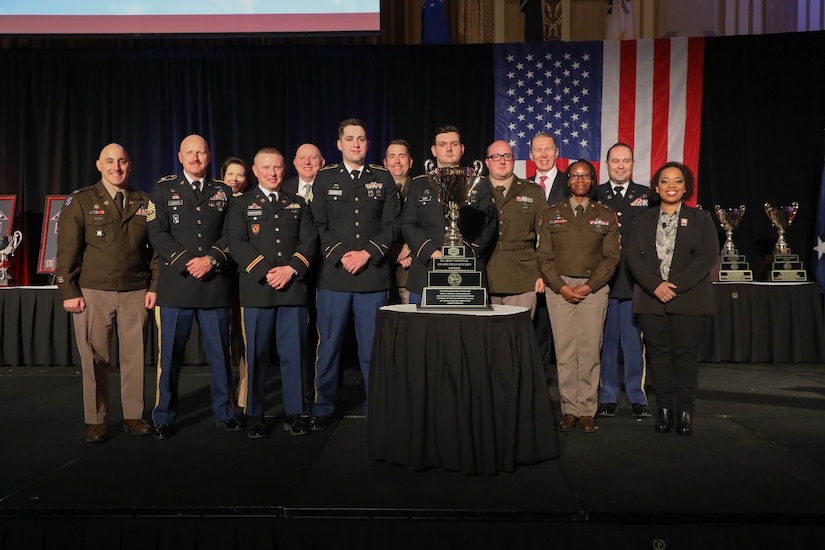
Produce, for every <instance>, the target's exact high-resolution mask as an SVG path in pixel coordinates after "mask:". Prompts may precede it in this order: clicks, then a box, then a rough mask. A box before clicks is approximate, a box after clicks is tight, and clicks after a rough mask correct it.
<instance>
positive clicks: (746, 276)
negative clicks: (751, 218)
mask: <svg viewBox="0 0 825 550" xmlns="http://www.w3.org/2000/svg"><path fill="white" fill-rule="evenodd" d="M715 210H716V217H717V218H718V219H719V224H720V225H721V226H722V228H723V229H724V230H725V237H726V239H725V244H724V246H723V247H722V265H721V267H720V268H719V280H720V281H753V271H751V268H750V265H748V261H747V260H746V259H745V256H743V255H740V254H739V251H738V250H736V246H734V244H733V230H734V229H736V228H737V227H738V226H739V222H740V221H742V218H743V217H744V216H745V205H744V204H741V205H739V207H738V208H722V207H720V206H719V205H718V204H717V205H716V206H715Z"/></svg>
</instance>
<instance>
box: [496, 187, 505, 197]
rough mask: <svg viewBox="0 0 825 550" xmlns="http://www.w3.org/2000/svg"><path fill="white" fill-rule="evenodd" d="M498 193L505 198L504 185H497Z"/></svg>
mask: <svg viewBox="0 0 825 550" xmlns="http://www.w3.org/2000/svg"><path fill="white" fill-rule="evenodd" d="M496 193H498V194H499V196H500V197H501V198H502V199H503V198H504V186H503V185H496Z"/></svg>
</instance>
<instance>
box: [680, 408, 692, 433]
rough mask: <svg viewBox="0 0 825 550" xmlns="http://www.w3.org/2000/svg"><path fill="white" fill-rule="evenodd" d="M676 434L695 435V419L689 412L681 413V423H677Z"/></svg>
mask: <svg viewBox="0 0 825 550" xmlns="http://www.w3.org/2000/svg"><path fill="white" fill-rule="evenodd" d="M676 433H677V434H679V435H690V434H692V433H693V417H692V416H691V414H690V413H689V412H687V411H682V412H681V413H679V421H678V422H677V423H676Z"/></svg>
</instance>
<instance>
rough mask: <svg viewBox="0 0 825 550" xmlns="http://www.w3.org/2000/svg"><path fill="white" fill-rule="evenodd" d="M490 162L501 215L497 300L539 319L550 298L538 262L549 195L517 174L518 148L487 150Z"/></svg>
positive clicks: (493, 282) (491, 266) (494, 284)
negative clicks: (542, 302)
mask: <svg viewBox="0 0 825 550" xmlns="http://www.w3.org/2000/svg"><path fill="white" fill-rule="evenodd" d="M484 162H485V164H486V165H487V170H488V171H489V175H488V176H487V177H488V179H489V180H490V186H491V187H492V191H493V201H494V202H495V205H496V210H497V211H498V240H497V241H496V246H495V248H494V249H493V254H492V255H491V256H490V260H489V261H488V262H487V282H488V284H489V287H490V295H491V301H492V303H494V304H507V305H514V306H522V307H526V308H528V309H529V310H530V315H531V316H533V315H535V313H536V300H537V298H536V295H537V293H540V294H543V293H544V280H543V279H542V277H541V273H540V271H539V264H538V259H537V258H536V243H537V235H538V228H539V226H540V225H541V214H542V212H544V210H545V209H546V208H547V203H546V202H545V198H544V192H543V191H542V189H541V187H539V186H538V185H537V184H536V183H534V182H532V181H527V180H523V179H521V178H518V177H516V176H515V174H513V167H514V166H515V158H514V157H513V148H512V147H510V145H508V144H507V142H506V141H501V140H499V141H495V142H493V143H492V144H491V145H490V146H489V147H487V157H486V158H485V161H484ZM542 298H544V297H543V296H542Z"/></svg>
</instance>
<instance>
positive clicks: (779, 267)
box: [771, 254, 808, 283]
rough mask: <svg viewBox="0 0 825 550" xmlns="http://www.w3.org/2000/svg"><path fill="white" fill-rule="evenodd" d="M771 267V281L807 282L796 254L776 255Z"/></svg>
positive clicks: (806, 276) (805, 273) (805, 274)
mask: <svg viewBox="0 0 825 550" xmlns="http://www.w3.org/2000/svg"><path fill="white" fill-rule="evenodd" d="M771 267H772V269H771V281H774V282H785V283H787V282H794V283H796V282H804V281H807V280H808V273H807V272H806V271H805V270H804V269H803V268H802V262H800V261H799V255H798V254H776V255H775V256H774V257H773V264H772V266H771Z"/></svg>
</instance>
